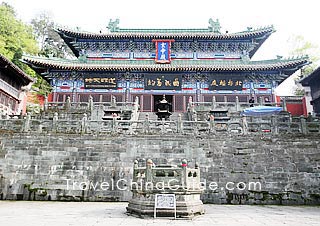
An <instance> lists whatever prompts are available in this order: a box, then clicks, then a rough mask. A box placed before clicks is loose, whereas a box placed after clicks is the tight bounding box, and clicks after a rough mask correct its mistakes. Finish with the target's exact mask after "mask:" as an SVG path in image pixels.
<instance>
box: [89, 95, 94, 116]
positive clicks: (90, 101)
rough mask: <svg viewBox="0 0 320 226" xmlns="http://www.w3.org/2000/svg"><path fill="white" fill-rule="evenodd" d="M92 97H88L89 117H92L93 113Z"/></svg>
mask: <svg viewBox="0 0 320 226" xmlns="http://www.w3.org/2000/svg"><path fill="white" fill-rule="evenodd" d="M93 106H94V104H93V97H92V96H91V95H90V96H89V111H90V112H91V115H92V111H93Z"/></svg>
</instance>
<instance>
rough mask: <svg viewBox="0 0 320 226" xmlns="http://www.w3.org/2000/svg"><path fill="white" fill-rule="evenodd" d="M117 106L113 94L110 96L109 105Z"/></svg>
mask: <svg viewBox="0 0 320 226" xmlns="http://www.w3.org/2000/svg"><path fill="white" fill-rule="evenodd" d="M116 106H117V101H116V97H115V96H111V107H113V108H115V107H116Z"/></svg>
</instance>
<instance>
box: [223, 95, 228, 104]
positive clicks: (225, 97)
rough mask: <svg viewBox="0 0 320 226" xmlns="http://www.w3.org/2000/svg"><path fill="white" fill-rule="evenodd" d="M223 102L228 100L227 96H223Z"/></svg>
mask: <svg viewBox="0 0 320 226" xmlns="http://www.w3.org/2000/svg"><path fill="white" fill-rule="evenodd" d="M223 102H224V103H225V104H227V102H228V98H227V96H223Z"/></svg>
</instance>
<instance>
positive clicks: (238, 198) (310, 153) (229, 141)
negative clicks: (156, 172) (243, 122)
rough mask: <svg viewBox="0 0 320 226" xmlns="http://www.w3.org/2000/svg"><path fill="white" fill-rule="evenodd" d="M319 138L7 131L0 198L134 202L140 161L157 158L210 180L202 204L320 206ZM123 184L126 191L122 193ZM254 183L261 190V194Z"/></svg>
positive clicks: (1, 150)
mask: <svg viewBox="0 0 320 226" xmlns="http://www.w3.org/2000/svg"><path fill="white" fill-rule="evenodd" d="M319 138H320V135H319V134H315V135H312V134H310V135H301V134H291V135H285V134H281V135H270V134H267V133H266V134H249V135H240V134H218V135H212V134H204V135H201V136H196V137H195V136H192V135H179V134H171V135H160V134H158V135H119V134H117V135H111V134H109V135H92V134H84V135H80V134H53V133H52V134H39V133H33V132H30V133H7V132H4V131H2V133H1V135H0V141H1V144H0V174H1V177H0V187H1V188H0V193H1V195H0V198H2V199H10V200H70V201H128V200H129V199H130V198H131V191H130V189H129V186H130V179H131V178H132V173H133V161H134V160H135V159H139V162H140V164H144V161H145V160H147V159H148V158H151V159H152V160H153V161H154V162H155V163H156V164H166V163H167V162H169V163H171V164H177V165H178V164H180V162H181V160H182V159H184V158H185V159H187V160H188V161H189V164H191V165H194V164H195V162H197V163H199V165H200V168H201V178H202V181H206V190H204V193H203V195H202V200H203V202H204V203H232V204H320V186H319V185H320V139H319ZM118 181H119V182H118ZM74 182H75V183H76V184H75V186H73V185H74V184H73V183H74ZM81 182H83V183H82V184H80V183H81ZM84 182H87V184H85V183H84ZM117 182H118V187H119V188H120V189H124V190H125V191H121V190H119V189H117V188H116V186H117ZM242 182H243V183H242ZM253 182H259V183H261V190H260V189H258V187H256V189H255V188H254V187H253V185H254V184H253ZM106 183H108V184H109V187H108V188H107V186H106ZM210 183H211V187H210V188H211V189H210V188H209V184H210ZM88 185H89V186H88ZM256 185H257V184H256ZM226 186H227V187H228V188H229V189H227V188H226ZM249 186H251V187H250V188H249V189H248V187H249ZM236 187H238V189H237V188H236ZM232 188H234V189H233V190H232Z"/></svg>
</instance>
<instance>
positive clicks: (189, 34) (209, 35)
mask: <svg viewBox="0 0 320 226" xmlns="http://www.w3.org/2000/svg"><path fill="white" fill-rule="evenodd" d="M56 31H57V32H58V33H59V34H60V35H62V36H65V37H75V38H82V39H100V40H101V39H126V38H135V39H189V38H190V39H193V38H196V39H212V40H233V39H247V38H252V37H260V36H264V35H266V34H269V35H270V34H271V33H273V32H275V29H274V27H273V26H268V27H264V28H259V29H255V30H247V31H243V32H238V33H225V34H220V33H214V32H209V31H208V30H207V29H122V30H121V31H119V32H108V33H92V32H84V31H78V30H72V29H68V28H63V27H57V28H56Z"/></svg>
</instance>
